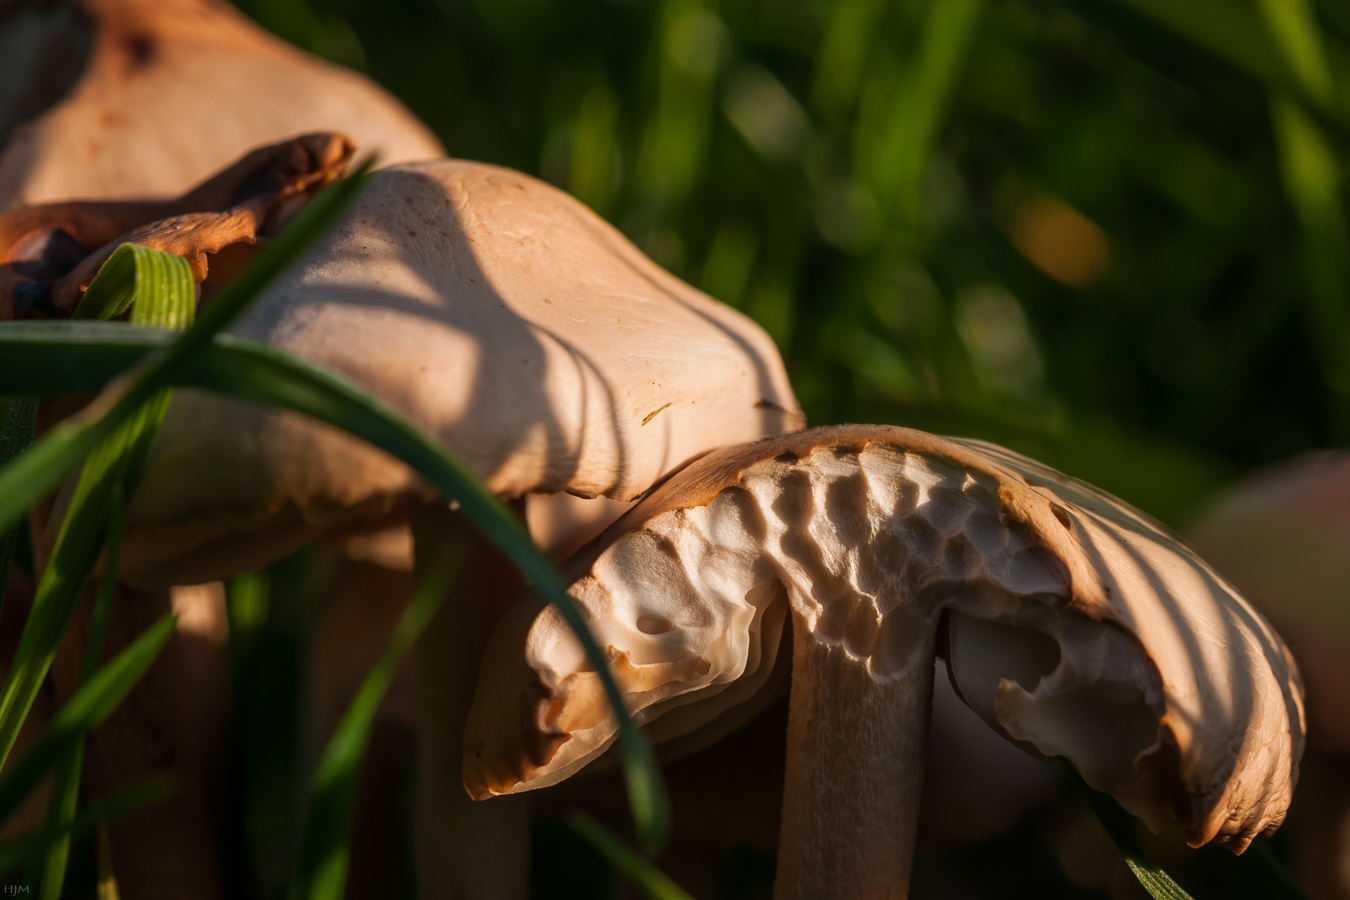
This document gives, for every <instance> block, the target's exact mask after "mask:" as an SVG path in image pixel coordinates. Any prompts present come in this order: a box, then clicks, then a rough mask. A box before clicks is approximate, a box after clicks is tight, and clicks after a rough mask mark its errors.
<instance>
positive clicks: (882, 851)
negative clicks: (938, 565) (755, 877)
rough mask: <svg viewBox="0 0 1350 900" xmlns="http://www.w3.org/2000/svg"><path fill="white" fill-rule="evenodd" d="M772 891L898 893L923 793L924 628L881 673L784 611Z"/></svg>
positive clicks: (860, 899) (927, 660)
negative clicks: (784, 678) (784, 695)
mask: <svg viewBox="0 0 1350 900" xmlns="http://www.w3.org/2000/svg"><path fill="white" fill-rule="evenodd" d="M792 637H793V642H792V648H793V649H792V697H791V708H790V711H789V715H788V741H787V778H786V790H785V792H784V796H783V831H782V837H781V839H780V842H779V851H778V876H777V882H776V888H775V893H774V896H775V898H776V900H797V898H802V900H806V898H812V900H828V898H840V900H843V898H848V900H873V898H904V897H905V896H906V895H907V894H908V891H909V876H910V867H911V863H912V861H913V855H914V839H915V833H916V831H917V829H918V822H919V796H920V794H921V793H922V792H923V766H924V747H925V746H926V743H927V739H928V723H929V717H930V712H931V708H932V696H933V638H932V636H931V635H928V636H926V637H925V639H924V641H923V642H922V644H923V645H922V646H921V647H920V648H919V651H918V652H916V654H915V655H914V657H912V658H911V660H910V663H909V665H908V666H907V667H906V668H905V669H904V670H903V671H902V672H900V673H897V674H896V675H894V676H891V677H890V678H888V679H884V680H883V679H879V678H877V677H876V676H874V675H872V674H871V673H870V672H869V671H868V669H867V666H866V661H865V660H861V659H858V658H856V657H852V656H850V655H849V653H848V652H847V651H846V650H845V649H844V648H843V647H842V646H841V645H839V644H826V643H823V642H821V640H820V639H819V638H818V637H817V636H816V635H815V634H813V633H812V632H811V630H810V628H809V627H807V626H806V625H805V624H804V622H803V620H802V618H801V617H800V616H799V615H795V614H794V615H793V635H792Z"/></svg>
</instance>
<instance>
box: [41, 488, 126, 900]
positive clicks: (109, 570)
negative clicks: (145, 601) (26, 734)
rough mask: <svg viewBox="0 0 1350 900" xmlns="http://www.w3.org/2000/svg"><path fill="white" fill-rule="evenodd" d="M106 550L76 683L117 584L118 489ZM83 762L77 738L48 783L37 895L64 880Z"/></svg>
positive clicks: (89, 667)
mask: <svg viewBox="0 0 1350 900" xmlns="http://www.w3.org/2000/svg"><path fill="white" fill-rule="evenodd" d="M107 533H108V541H107V551H106V553H105V555H104V559H103V577H102V578H101V579H100V580H99V585H98V597H97V598H96V600H95V602H94V615H93V620H92V621H91V622H90V625H89V635H88V638H87V642H86V644H85V647H84V662H83V665H82V666H81V668H80V684H81V685H85V684H88V683H89V679H91V678H93V677H94V673H95V672H96V671H98V660H99V656H100V654H102V652H103V638H104V636H105V635H106V634H107V632H108V616H109V613H110V612H111V611H112V599H113V593H114V590H115V588H116V585H117V561H118V558H119V556H120V553H121V548H122V489H121V488H120V487H119V488H116V489H115V490H114V491H113V498H112V505H111V506H110V507H109V510H108V521H107ZM83 763H84V741H82V740H81V741H78V742H77V743H76V744H75V747H74V749H72V750H71V751H70V754H69V755H68V756H66V758H65V759H63V760H62V761H61V764H60V765H59V766H58V767H57V770H56V781H55V783H54V784H53V785H52V796H51V801H50V803H49V805H48V807H47V824H46V829H47V837H48V838H49V840H50V842H51V843H50V844H49V845H48V847H47V849H46V853H45V856H44V860H43V864H42V889H41V893H40V895H39V896H41V897H43V898H45V900H58V898H59V897H60V896H61V887H62V885H63V884H64V883H65V876H66V861H67V860H68V859H69V858H70V835H71V831H72V829H73V828H74V822H75V818H76V812H75V807H76V805H77V803H78V800H79V796H80V769H81V766H82V765H83Z"/></svg>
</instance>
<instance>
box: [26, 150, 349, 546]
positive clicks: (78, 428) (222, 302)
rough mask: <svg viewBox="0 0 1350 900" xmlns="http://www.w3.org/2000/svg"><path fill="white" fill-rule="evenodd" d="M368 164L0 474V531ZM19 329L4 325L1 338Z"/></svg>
mask: <svg viewBox="0 0 1350 900" xmlns="http://www.w3.org/2000/svg"><path fill="white" fill-rule="evenodd" d="M369 167H370V163H369V162H367V163H365V164H364V165H363V166H362V167H361V168H360V169H358V170H357V172H356V174H354V175H352V176H351V177H350V178H347V179H345V180H343V181H340V182H338V183H337V184H335V185H333V186H332V187H330V188H329V189H328V190H326V191H324V192H323V193H322V194H320V195H319V196H318V197H316V198H315V199H314V200H313V201H312V202H310V203H309V204H308V205H307V206H305V208H304V209H302V210H301V211H300V212H299V213H298V214H297V215H296V217H295V219H294V220H292V222H291V223H290V224H289V225H288V226H287V227H286V228H284V229H282V231H281V233H280V234H279V235H277V236H276V238H274V239H273V240H271V241H269V242H268V244H267V245H266V246H265V247H264V248H263V249H262V250H261V251H260V252H259V253H258V257H257V259H255V260H254V261H253V263H252V264H251V265H250V266H248V267H247V268H246V269H244V271H243V272H241V273H240V274H239V277H237V278H236V279H235V280H234V281H233V282H231V283H230V285H229V286H228V287H227V288H225V289H224V290H223V291H222V292H221V294H220V296H219V297H217V298H216V300H215V302H213V303H211V304H210V305H209V306H207V307H206V308H205V309H204V310H203V311H202V315H201V316H200V318H199V319H198V321H197V323H196V324H195V325H194V326H193V327H192V328H189V329H188V330H187V331H186V332H185V333H184V334H183V335H182V337H180V338H179V339H178V340H176V341H174V342H173V343H172V344H170V345H169V346H167V347H165V348H163V350H161V351H160V352H158V353H156V354H155V355H154V356H153V357H151V358H149V359H146V360H145V361H144V362H143V363H142V364H141V368H140V369H138V371H136V372H134V373H129V374H128V376H127V379H126V381H125V382H124V383H123V384H121V386H120V390H118V391H116V392H114V393H112V394H111V395H110V396H105V397H104V398H101V399H100V400H99V401H96V402H95V403H93V404H91V405H90V406H89V407H88V408H87V409H85V410H84V411H83V412H82V413H80V414H79V415H76V416H72V417H71V418H70V419H67V420H66V421H65V422H63V423H61V424H60V425H57V426H55V427H54V428H52V429H51V430H50V431H49V432H47V434H46V435H44V436H43V439H42V440H41V441H40V442H39V443H38V444H37V445H35V446H34V447H33V449H32V450H30V451H29V452H27V453H25V454H23V455H22V456H20V457H19V458H18V459H16V460H14V461H13V462H12V463H10V464H9V465H8V466H6V467H5V468H4V469H0V498H3V499H0V528H4V527H7V526H8V525H9V524H10V523H12V522H14V521H16V520H17V519H18V517H19V516H21V515H23V513H24V511H25V510H27V509H28V508H29V507H31V506H32V505H33V504H34V503H36V502H37V501H38V500H40V499H41V498H42V497H43V496H44V495H45V494H46V493H47V492H48V491H50V490H51V489H52V488H54V487H56V485H57V483H58V482H60V480H61V479H62V477H64V476H65V474H66V473H67V472H68V471H70V469H71V468H73V467H74V466H75V464H76V463H78V462H79V461H80V459H82V458H83V457H84V456H85V455H86V454H88V453H89V452H90V451H91V450H93V449H94V447H95V446H97V445H98V443H99V442H100V441H102V440H103V439H104V438H107V437H108V436H109V435H111V434H112V433H113V431H114V430H115V429H116V428H117V427H118V426H119V425H120V424H121V423H122V422H124V421H126V420H127V419H128V418H130V417H131V416H132V415H133V414H134V413H135V412H136V410H138V409H139V408H140V407H141V404H143V403H145V402H146V401H147V400H149V399H150V398H151V397H153V396H154V395H155V394H156V393H157V392H158V391H159V390H160V389H161V388H163V387H166V386H168V385H170V384H171V383H173V380H174V379H175V377H177V376H178V374H179V373H180V372H181V371H182V369H184V368H185V367H186V366H187V365H188V364H189V363H190V362H191V360H192V358H193V357H194V356H195V355H196V354H197V353H199V352H200V351H201V350H202V349H203V348H204V347H206V346H208V345H209V344H210V343H211V339H212V338H213V337H214V336H215V335H216V334H218V333H219V332H220V331H221V330H222V329H223V328H224V327H225V326H226V325H228V324H229V323H230V321H231V320H232V319H234V317H235V316H237V315H238V314H239V313H240V312H241V311H242V310H243V309H244V307H245V306H247V305H248V303H249V302H250V301H251V300H252V299H253V298H254V297H255V296H257V294H258V293H259V292H260V291H261V290H262V289H263V288H264V287H266V286H267V284H268V282H270V281H271V280H272V279H273V278H275V277H276V276H277V275H278V274H280V272H281V270H282V269H284V268H285V267H286V266H287V265H289V264H290V263H291V262H292V261H293V260H294V259H295V258H296V257H297V256H298V255H299V254H300V252H301V251H302V250H303V249H304V248H305V246H306V245H307V244H308V243H309V242H310V241H311V240H313V239H314V238H315V237H317V236H318V235H319V234H320V233H321V232H322V231H324V229H326V228H327V227H328V226H329V225H331V224H332V223H333V221H334V220H335V219H336V217H337V216H338V214H339V213H340V212H341V211H342V210H343V209H345V208H346V206H347V204H348V203H349V202H350V201H351V200H352V198H353V197H355V195H356V192H357V191H359V190H360V187H361V185H362V184H363V183H364V178H365V174H366V172H367V171H368V170H369ZM15 324H17V323H5V326H4V327H3V328H0V330H8V329H10V328H13V327H14V325H15Z"/></svg>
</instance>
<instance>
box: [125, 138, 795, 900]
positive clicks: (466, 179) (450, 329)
mask: <svg viewBox="0 0 1350 900" xmlns="http://www.w3.org/2000/svg"><path fill="white" fill-rule="evenodd" d="M233 330H234V331H235V332H236V333H238V334H240V335H243V336H246V337H250V338H254V339H258V340H263V341H266V342H268V343H271V344H273V345H275V346H277V347H280V348H281V349H283V350H288V351H290V352H292V353H295V354H298V355H299V356H302V357H305V358H307V359H309V360H311V361H313V362H316V363H318V364H321V365H323V366H326V367H328V368H331V369H333V370H336V371H337V372H339V373H341V374H343V375H345V376H347V377H348V378H349V379H350V380H352V381H353V382H355V383H356V384H358V385H360V386H361V387H363V388H365V389H366V390H367V391H368V392H370V393H371V394H373V395H374V396H376V397H378V398H380V399H382V400H383V401H385V402H386V403H388V404H389V405H390V406H392V407H393V408H395V409H396V410H398V411H399V412H401V413H402V414H403V415H404V416H405V417H407V418H408V419H409V420H410V421H412V422H413V423H414V424H416V425H417V426H419V427H420V428H422V429H423V430H424V431H426V432H427V433H429V434H431V435H433V436H435V437H436V438H437V439H438V440H439V441H440V442H441V444H442V445H443V446H445V447H446V448H447V449H449V450H450V451H451V452H453V453H455V454H456V455H457V456H458V457H459V458H460V459H461V460H462V461H463V462H464V463H465V464H466V465H467V466H468V467H469V468H470V469H471V470H472V471H473V472H474V473H476V474H477V475H478V476H479V477H481V478H482V479H483V480H484V481H485V482H486V483H487V485H488V487H489V488H490V489H491V490H493V491H494V492H496V493H497V494H499V495H501V496H503V497H506V498H511V499H514V498H520V497H523V496H524V495H526V494H538V493H558V492H568V493H571V494H575V495H577V496H580V497H598V496H604V497H609V498H612V499H617V500H625V501H627V500H632V499H633V498H635V497H636V496H637V495H638V494H640V493H641V492H642V491H643V490H645V489H646V488H647V487H649V486H650V485H651V483H652V482H653V481H654V480H655V479H656V478H657V477H658V476H659V475H660V474H661V473H662V472H664V471H666V470H667V469H669V468H671V467H672V466H674V465H676V464H678V463H679V462H681V461H683V460H685V459H686V458H688V457H690V456H692V455H694V454H696V453H700V452H703V451H705V450H707V449H709V448H710V447H713V446H716V445H718V444H721V443H722V442H724V441H726V440H728V439H730V440H743V439H749V438H753V437H757V436H760V435H762V434H769V433H777V432H781V431H784V430H787V429H789V428H793V427H798V426H799V425H800V423H801V419H800V413H799V412H798V411H797V407H796V401H795V400H794V398H793V396H792V392H791V389H790V387H789V386H788V383H787V378H786V374H785V373H784V371H783V368H782V363H781V361H780V360H779V358H778V354H777V351H776V349H775V348H774V346H773V344H772V342H771V341H770V339H769V338H768V337H767V335H765V334H764V333H763V332H762V331H761V330H760V329H759V328H758V327H756V326H755V325H754V324H753V323H752V322H750V321H749V320H748V319H746V318H745V317H744V316H742V315H740V314H739V313H736V312H734V311H733V310H731V309H728V308H726V307H724V306H721V305H720V304H718V303H716V302H715V301H713V300H711V299H710V298H708V297H707V296H705V295H703V294H701V293H699V292H698V291H696V290H694V289H692V288H690V287H689V286H688V285H686V284H684V283H683V282H681V281H679V280H678V279H676V278H674V277H673V276H671V275H670V274H668V273H666V272H665V271H663V270H662V269H660V268H659V267H657V266H656V265H655V264H654V263H652V262H651V261H650V260H648V259H647V258H646V257H644V256H643V255H642V254H641V253H640V252H639V251H638V250H637V249H636V248H634V247H633V246H632V245H631V244H630V243H628V242H627V241H626V240H625V239H624V238H623V237H622V236H621V235H620V234H619V233H618V232H617V231H615V230H614V229H613V228H612V227H610V226H609V225H607V224H606V223H605V222H603V221H602V220H600V219H599V218H598V217H596V216H595V215H594V214H593V213H591V212H590V211H589V210H587V209H585V208H584V207H583V206H581V204H579V203H577V202H576V201H575V200H573V199H571V198H569V197H568V196H566V195H565V194H563V193H562V192H560V191H557V190H555V189H553V188H551V187H548V186H546V185H544V184H542V183H541V182H538V181H536V180H534V179H532V178H529V177H527V176H524V175H521V174H519V173H516V172H511V171H509V170H505V169H500V168H496V167H493V166H486V165H479V164H474V163H466V162H457V161H450V160H443V161H438V162H432V163H420V164H412V165H405V166H395V167H392V168H389V169H385V170H383V171H381V172H378V173H376V174H375V175H374V176H372V177H371V180H370V184H369V187H368V189H367V191H366V192H365V194H364V195H363V196H362V197H361V199H360V200H359V201H358V202H357V204H356V206H355V208H354V209H353V210H352V211H351V212H350V213H349V214H348V215H347V217H346V218H345V220H344V221H343V222H342V223H341V224H339V225H338V226H337V227H336V228H335V230H334V231H333V233H331V234H330V235H329V236H328V237H326V238H325V239H323V240H321V241H320V242H319V243H318V244H317V245H316V246H315V247H314V249H313V250H312V251H311V252H310V253H309V254H308V256H307V258H306V259H305V260H304V261H302V262H301V263H300V264H299V265H297V266H296V267H295V268H294V269H293V270H292V271H291V272H290V273H289V274H288V275H285V276H283V277H282V278H281V279H280V280H279V281H278V282H277V283H276V284H275V285H274V286H273V287H272V288H270V289H269V290H268V291H267V292H266V293H265V294H264V295H263V296H262V297H261V298H259V300H258V301H257V302H256V304H255V305H254V306H253V307H252V309H251V310H250V311H249V313H247V314H246V316H245V317H244V319H243V320H242V321H240V322H239V323H237V326H236V327H235V328H234V329H233ZM405 515H406V516H408V518H409V519H410V520H411V521H412V530H413V536H414V540H415V544H416V555H417V556H418V558H419V560H418V561H419V566H420V565H424V563H425V560H426V558H427V555H428V554H430V553H435V552H436V550H437V548H438V546H439V545H440V543H442V542H443V541H446V540H458V541H464V540H472V538H471V537H470V531H471V530H470V529H467V528H466V527H465V525H464V523H462V522H460V521H459V517H458V515H457V514H455V513H454V512H453V510H452V509H451V508H450V506H449V505H448V504H447V503H446V501H445V500H444V499H443V498H438V497H436V496H435V495H434V493H433V492H432V491H431V490H430V489H429V488H427V487H426V486H425V485H424V484H423V483H422V482H421V481H420V480H419V479H418V478H416V477H415V476H414V474H413V473H412V472H411V471H410V470H409V469H407V468H406V467H405V466H404V465H402V464H401V463H398V462H397V461H395V460H393V459H391V458H390V457H388V456H386V455H384V454H383V453H381V452H379V451H376V450H373V449H372V448H370V447H368V446H366V445H364V444H362V443H361V442H359V441H358V440H356V439H355V438H351V437H349V436H346V435H343V434H341V433H339V432H338V431H337V430H336V429H333V428H331V427H328V426H325V425H320V424H316V423H314V422H312V421H310V420H308V419H306V418H304V417H303V416H299V415H296V414H293V413H289V412H283V411H277V410H268V409H261V408H258V407H254V406H251V405H248V404H245V403H240V402H234V401H229V400H225V399H221V398H218V397H212V396H207V395H204V394H200V393H197V392H194V391H189V390H180V391H178V392H176V393H175V395H174V398H173V401H172V402H171V404H170V407H169V411H168V413H167V415H166V417H165V420H164V423H163V425H162V426H161V428H160V430H159V433H158V436H157V438H156V441H155V443H154V445H153V446H152V447H151V449H150V452H149V455H148V457H147V460H146V463H145V466H144V469H143V473H142V478H141V481H140V482H139V484H138V486H137V488H136V490H135V492H134V493H133V495H132V496H131V498H130V500H129V503H128V507H127V514H126V530H125V534H124V538H123V543H122V556H121V562H120V567H119V577H120V578H121V579H122V581H124V582H125V583H127V584H129V585H132V586H135V587H138V588H141V589H146V590H155V589H160V588H163V587H166V586H169V585H175V584H195V583H201V582H205V581H211V580H217V579H223V578H227V577H230V576H232V575H233V574H235V573H238V572H242V571H247V570H249V569H252V568H256V567H258V566H261V565H264V564H266V563H268V562H270V561H272V560H275V559H277V558H279V557H281V556H284V555H286V554H287V553H289V552H291V551H293V550H294V549H296V548H298V547H301V546H303V545H305V544H308V543H310V542H312V541H314V540H316V539H318V538H320V537H324V536H327V535H335V534H337V533H339V532H341V533H343V534H346V535H351V534H353V533H355V532H359V531H361V530H367V529H368V530H379V529H382V528H385V527H387V526H388V523H389V522H390V521H391V520H393V521H397V520H399V519H401V518H402V517H403V516H405ZM470 559H471V560H472V561H473V564H472V566H471V567H470V570H469V571H466V572H464V573H463V574H462V577H461V581H460V583H459V584H458V585H457V586H456V587H455V588H454V589H453V590H454V593H455V596H454V597H453V601H452V602H450V603H447V604H445V605H444V607H443V609H442V614H441V616H440V618H438V620H437V621H435V622H433V623H432V625H431V626H430V627H429V628H428V631H427V633H426V634H425V636H424V638H423V640H422V643H421V645H420V646H419V648H418V650H417V654H416V660H417V671H418V676H417V677H418V683H419V692H420V694H421V697H420V700H419V706H420V713H419V715H420V723H419V725H420V733H419V741H420V742H421V750H420V753H421V763H420V764H419V765H421V766H422V767H423V769H422V773H421V775H420V776H419V779H420V783H421V784H422V791H420V792H419V794H420V797H419V803H422V804H424V805H425V806H426V807H428V808H429V809H424V810H423V811H421V812H420V813H419V816H420V818H421V820H422V823H423V827H422V828H421V830H422V832H423V837H422V840H423V851H424V852H423V853H421V854H420V855H421V862H420V867H421V871H420V879H421V881H422V890H423V892H424V893H425V894H427V895H431V894H439V893H450V892H452V891H463V890H468V891H470V892H474V891H476V892H477V893H478V894H479V895H485V896H498V897H506V896H510V895H511V894H513V893H521V892H523V890H524V887H525V885H524V879H525V877H526V875H527V874H528V867H527V866H525V865H524V863H523V861H522V860H519V859H514V860H513V859H510V858H505V859H504V858H501V857H497V858H488V859H485V858H482V854H481V853H479V854H478V855H477V856H476V855H475V853H476V851H475V845H474V844H472V843H470V842H469V841H468V840H467V838H472V839H474V840H476V841H478V842H479V843H478V844H477V845H476V846H478V847H480V848H481V847H483V846H492V847H494V848H498V849H501V848H503V847H505V846H506V845H508V844H510V843H511V841H509V840H506V839H504V838H501V835H502V834H503V833H504V832H511V833H514V832H513V829H514V830H515V832H519V831H523V825H524V820H523V818H522V811H517V812H515V813H511V814H509V815H507V814H504V813H503V812H502V811H501V810H498V811H492V810H485V809H483V808H481V807H477V806H475V805H474V804H471V803H470V802H469V801H468V799H467V797H464V796H463V794H462V792H461V787H460V778H459V768H460V749H459V748H460V747H461V746H462V738H461V734H460V732H461V728H462V720H463V715H464V713H465V712H466V711H467V707H468V702H469V698H470V696H471V694H472V688H473V675H474V673H475V672H476V671H477V657H478V653H479V651H480V650H481V645H482V643H484V642H485V641H486V636H487V633H488V632H489V631H490V629H491V627H492V626H493V624H494V622H495V612H493V608H494V604H500V603H501V602H503V601H504V600H505V599H509V597H510V591H512V590H516V589H518V585H516V586H513V585H512V584H511V582H513V580H514V575H512V574H510V573H508V572H506V571H505V570H506V567H505V565H504V564H503V563H502V562H501V561H500V560H498V559H495V558H493V554H491V553H489V552H487V551H486V549H484V548H481V547H480V548H477V549H476V550H475V551H474V553H473V554H471V556H470ZM452 647H453V651H452V649H451V648H452ZM438 669H440V670H444V671H443V672H442V674H443V675H444V678H443V679H438V678H437V677H435V673H436V671H437V670H438ZM450 669H455V670H460V672H461V674H458V675H457V674H455V672H454V671H449V670H450ZM437 779H440V780H441V781H442V782H443V783H444V789H443V790H439V789H438V788H437V783H438V782H437ZM428 785H430V786H429V787H428ZM458 798H463V799H462V803H461V802H460V800H459V799H458ZM438 804H439V806H438ZM460 807H462V808H460ZM442 813H444V814H443V815H442ZM466 816H468V817H472V818H471V819H469V820H468V821H467V823H466V822H465V821H464V817H466ZM438 817H439V818H438ZM501 819H505V820H507V821H501ZM475 820H477V821H475ZM494 820H496V821H494ZM448 831H456V832H457V833H459V834H461V835H463V836H465V838H466V840H465V841H464V842H463V843H456V844H454V845H453V846H447V845H446V844H447V841H446V840H443V839H440V838H436V837H435V835H437V834H444V833H446V832H448ZM428 834H429V835H432V837H430V838H428V837H427V835H428ZM428 842H429V843H428ZM521 850H523V846H520V847H519V849H516V850H512V851H511V852H512V853H515V854H517V855H518V854H519V852H520V851H521ZM494 852H496V851H495V850H494ZM502 852H505V850H503V851H502ZM473 873H478V875H481V876H482V877H483V878H485V879H488V880H486V881H481V882H472V878H476V877H478V875H475V874H473ZM466 878H468V879H470V880H471V883H470V884H469V885H467V886H466V884H465V883H464V881H463V880H464V879H466ZM456 879H459V880H460V881H459V883H458V884H457V885H456V884H452V882H453V881H455V880H456ZM492 879H495V881H492Z"/></svg>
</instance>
